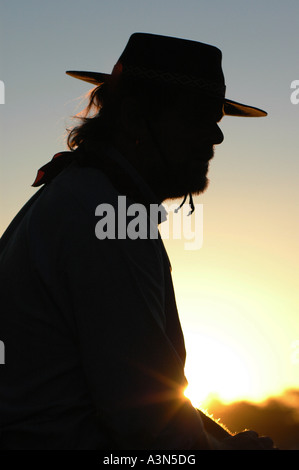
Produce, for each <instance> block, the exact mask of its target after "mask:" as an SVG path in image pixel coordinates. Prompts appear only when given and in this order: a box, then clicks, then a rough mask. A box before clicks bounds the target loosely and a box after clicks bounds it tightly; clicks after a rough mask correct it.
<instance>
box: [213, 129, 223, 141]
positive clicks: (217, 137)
mask: <svg viewBox="0 0 299 470" xmlns="http://www.w3.org/2000/svg"><path fill="white" fill-rule="evenodd" d="M223 141H224V135H223V132H222V130H221V129H220V127H219V126H218V124H216V126H215V128H214V132H213V142H214V145H219V144H221V143H222V142H223Z"/></svg>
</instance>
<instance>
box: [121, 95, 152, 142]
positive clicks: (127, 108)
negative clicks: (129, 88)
mask: <svg viewBox="0 0 299 470" xmlns="http://www.w3.org/2000/svg"><path fill="white" fill-rule="evenodd" d="M120 122H121V127H122V129H123V130H124V131H125V133H126V134H127V135H128V136H129V137H130V138H132V139H134V140H136V139H142V137H143V135H144V134H145V132H146V122H145V120H144V115H143V113H142V110H141V105H140V103H139V102H138V101H137V100H136V99H135V98H134V97H131V96H127V97H125V98H124V99H123V100H122V103H121V107H120Z"/></svg>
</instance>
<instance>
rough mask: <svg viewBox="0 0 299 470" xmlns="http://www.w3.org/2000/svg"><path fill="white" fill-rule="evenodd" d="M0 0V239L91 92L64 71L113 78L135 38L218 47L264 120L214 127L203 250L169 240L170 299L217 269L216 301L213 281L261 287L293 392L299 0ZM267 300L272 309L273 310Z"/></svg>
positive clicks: (239, 91) (231, 91) (298, 329)
mask: <svg viewBox="0 0 299 470" xmlns="http://www.w3.org/2000/svg"><path fill="white" fill-rule="evenodd" d="M0 5H1V6H0V44H1V46H0V52H1V53H0V80H3V82H4V83H5V101H6V102H5V104H4V105H0V125H1V127H0V138H1V147H0V151H1V160H0V169H1V176H0V182H1V193H0V194H1V206H0V207H1V221H0V233H2V232H3V231H4V229H5V227H6V226H7V224H8V223H9V221H10V220H11V218H12V217H13V216H14V215H15V213H16V212H17V210H19V208H20V207H21V206H22V205H23V204H24V203H25V202H26V200H27V199H28V198H29V197H30V196H31V195H32V194H33V193H34V190H33V189H32V188H31V187H30V185H31V183H32V181H33V179H34V177H35V174H36V170H37V169H38V168H39V167H40V166H41V165H42V164H44V163H46V162H47V161H48V160H50V159H51V158H52V156H53V154H54V153H56V152H57V151H59V150H62V149H64V148H65V144H64V133H65V128H66V127H67V126H68V125H70V124H71V120H70V116H72V115H73V114H75V113H76V112H78V111H79V110H80V109H81V108H80V100H78V99H77V98H79V97H80V96H82V95H83V94H84V93H85V92H87V91H88V90H89V85H88V84H86V83H84V82H81V81H78V80H75V79H72V78H70V77H68V76H67V75H65V71H66V70H69V69H78V70H80V69H81V70H84V69H85V70H95V71H101V72H108V73H110V72H111V69H112V67H113V65H114V63H115V62H116V60H117V59H118V57H119V55H120V54H121V52H122V50H123V48H124V46H125V44H126V42H127V40H128V38H129V36H130V34H132V33H133V32H136V31H143V32H151V33H158V34H165V35H171V36H178V37H183V38H186V39H192V40H198V41H201V42H206V43H210V44H213V45H215V46H217V47H219V48H220V49H221V50H222V52H223V69H224V73H225V77H226V85H227V97H228V98H231V99H233V100H236V101H241V102H244V103H248V104H252V105H256V106H258V107H260V108H263V109H265V110H267V111H268V113H269V116H268V117H267V118H265V119H237V118H225V119H224V120H223V122H222V123H221V127H222V130H223V132H224V135H225V140H224V143H223V144H222V145H221V146H220V147H219V148H217V151H216V156H215V159H214V160H213V162H212V165H211V170H210V179H211V185H210V188H209V190H208V191H207V192H206V193H205V194H204V195H203V196H202V197H201V198H198V201H197V202H201V203H203V204H204V227H205V232H204V245H203V248H202V249H201V250H199V252H198V253H196V254H194V253H193V255H190V253H189V254H187V253H186V252H185V251H182V249H181V247H180V246H177V245H175V247H174V246H173V245H172V244H169V251H170V254H171V257H172V263H173V266H174V281H175V282H176V287H177V292H178V294H177V296H178V303H179V304H182V305H183V304H184V302H186V296H187V295H189V294H190V292H189V291H188V292H187V290H188V289H187V288H186V287H185V284H184V282H182V280H181V279H182V278H183V277H184V279H187V281H188V279H189V278H188V273H190V272H191V274H190V276H191V275H192V279H193V280H194V279H195V280H196V279H197V276H198V280H199V279H200V278H201V276H204V275H205V273H206V272H207V271H208V272H211V273H213V272H215V271H216V272H217V273H218V274H217V276H215V277H214V278H213V276H212V275H211V279H212V280H211V284H210V286H212V285H213V288H214V290H215V292H216V296H217V291H218V293H219V292H220V291H221V286H220V284H221V276H223V277H225V278H227V277H231V279H232V283H233V280H234V279H239V280H240V282H243V285H244V286H245V285H246V284H247V285H248V284H249V285H250V287H251V290H252V292H256V291H260V289H262V288H264V298H265V297H266V298H267V299H268V303H267V301H265V305H264V306H263V312H264V322H265V323H264V326H265V325H267V324H269V328H271V326H270V325H271V324H272V323H273V320H271V321H270V318H271V317H272V315H274V317H275V319H276V321H278V324H280V325H281V328H282V329H283V328H285V330H283V334H282V336H283V341H280V339H279V332H278V328H276V329H275V331H276V333H275V334H276V336H275V338H274V339H273V343H275V344H277V350H276V352H275V354H278V355H279V356H280V357H282V358H283V360H282V363H283V365H282V366H281V368H280V369H279V374H281V375H283V374H285V375H286V377H285V379H284V380H285V383H286V384H287V383H294V384H296V385H298V386H299V366H297V367H293V366H292V365H290V362H289V360H288V357H289V356H288V355H289V354H290V351H288V350H287V349H288V347H289V346H290V344H291V342H292V341H294V340H299V326H298V322H297V321H296V320H295V319H296V318H297V313H298V298H297V297H296V293H297V289H298V285H297V282H298V277H297V275H298V273H297V265H298V200H299V198H298V196H299V191H298V170H299V163H298V153H299V152H298V124H299V119H298V115H299V105H293V104H291V101H290V95H291V89H290V84H291V82H292V81H293V80H296V79H299V66H298V51H299V39H298V18H299V3H298V0H286V1H281V0H253V1H250V2H248V0H226V1H223V0H151V1H148V0H139V1H138V0H109V2H108V1H101V0H100V1H91V0H84V2H83V1H81V2H79V1H77V0H52V1H45V0H27V1H26V2H24V1H21V0H10V1H8V0H7V1H5V0H1V3H0ZM233 253H237V258H233V256H232V254H233ZM248 254H249V255H248ZM240 259H242V260H244V262H243V265H242V266H241V265H240ZM237 260H238V261H237ZM245 260H247V261H245ZM258 263H260V264H258ZM269 267H270V268H271V269H270V268H269ZM269 272H271V273H272V277H271V276H270V275H269ZM261 286H262V287H261ZM206 288H207V289H208V287H206ZM231 289H232V290H233V284H232V285H231ZM244 289H245V287H244ZM245 291H246V289H245ZM201 295H202V291H200V292H199V293H198V296H197V295H196V294H194V301H193V304H192V305H193V307H192V308H193V311H192V312H191V310H192V308H191V309H189V310H188V309H187V308H185V309H184V307H183V308H182V322H183V325H184V326H185V328H186V330H187V329H188V328H191V326H190V325H191V324H192V325H193V323H194V321H196V320H194V318H195V311H196V310H197V307H196V305H198V306H200V305H201V297H200V296H201ZM244 295H245V294H244ZM272 296H273V298H272ZM275 296H278V297H277V301H276V305H279V308H278V307H277V310H276V311H275V312H274V313H273V311H272V308H273V303H274V304H275ZM220 297H221V296H220ZM189 298H190V295H189ZM283 299H284V300H285V303H284V302H283ZM240 302H241V300H240ZM246 302H247V301H246V295H245V297H244V303H246ZM202 308H204V307H203V306H202ZM190 312H191V313H190ZM256 315H257V316H256V317H254V321H260V312H259V311H257V313H256ZM219 316H221V312H219V315H218V316H217V323H219ZM272 318H273V317H272ZM278 318H280V320H277V319H278ZM282 318H284V320H282ZM200 320H201V318H199V320H198V325H199V326H200ZM223 321H225V320H223ZM232 321H234V320H232ZM280 321H281V323H279V322H280ZM215 322H216V319H215ZM283 322H285V323H283ZM212 324H213V321H212ZM280 332H281V330H280ZM269 336H271V335H269ZM269 341H270V340H269ZM269 361H271V358H269ZM267 364H268V363H267ZM265 367H267V365H265ZM286 371H287V372H286ZM274 388H275V385H274V383H273V389H274Z"/></svg>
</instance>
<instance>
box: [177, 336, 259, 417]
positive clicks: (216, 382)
mask: <svg viewBox="0 0 299 470" xmlns="http://www.w3.org/2000/svg"><path fill="white" fill-rule="evenodd" d="M186 342H187V344H188V351H189V352H188V356H187V358H189V359H187V362H186V368H185V373H186V377H187V380H188V382H189V385H188V387H187V388H186V390H185V395H186V397H187V398H189V400H190V401H191V402H192V404H193V406H196V407H198V408H202V407H205V406H206V405H207V403H208V402H209V401H210V399H211V398H212V397H214V398H215V396H216V397H218V398H219V399H221V401H222V402H224V403H228V402H232V401H234V400H237V399H245V398H247V397H248V395H249V392H250V391H252V384H253V383H254V380H253V377H252V373H251V369H250V366H249V364H248V363H247V360H246V357H244V356H243V355H242V351H241V350H238V349H237V348H236V347H235V346H234V345H232V344H229V343H228V342H225V340H221V339H219V338H214V337H213V336H207V335H205V334H187V335H186ZM200 358H201V360H200Z"/></svg>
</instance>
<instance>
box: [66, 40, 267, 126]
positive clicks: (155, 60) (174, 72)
mask: <svg viewBox="0 0 299 470" xmlns="http://www.w3.org/2000/svg"><path fill="white" fill-rule="evenodd" d="M221 61H222V53H221V51H220V50H219V49H218V48H217V47H214V46H211V45H209V44H204V43H201V42H196V41H190V40H187V39H179V38H174V37H168V36H160V35H155V34H148V33H134V34H133V35H132V36H131V37H130V39H129V41H128V43H127V45H126V47H125V49H124V51H123V53H122V54H121V56H120V58H119V60H118V61H117V63H116V64H115V66H114V68H113V71H112V73H111V74H107V73H101V72H83V71H74V70H70V71H67V72H66V73H67V74H68V75H71V76H72V77H75V78H78V79H80V80H84V81H86V82H89V83H91V84H93V85H96V86H99V85H101V84H103V83H110V82H112V81H113V80H115V79H118V78H120V77H122V76H123V77H125V78H126V79H128V80H130V79H131V80H143V81H144V82H146V83H148V85H149V86H150V85H151V86H153V85H159V84H164V85H165V84H166V85H167V84H169V85H173V86H176V87H178V88H181V89H184V90H187V89H188V90H193V91H194V92H198V93H199V94H201V95H202V96H207V97H214V98H219V99H222V100H223V113H224V114H225V115H228V116H242V117H262V116H267V113H266V111H263V110H262V109H259V108H256V107H254V106H248V105H246V104H242V103H238V102H236V101H232V100H228V99H227V98H225V88H226V87H225V82H224V75H223V71H222V67H221Z"/></svg>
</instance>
